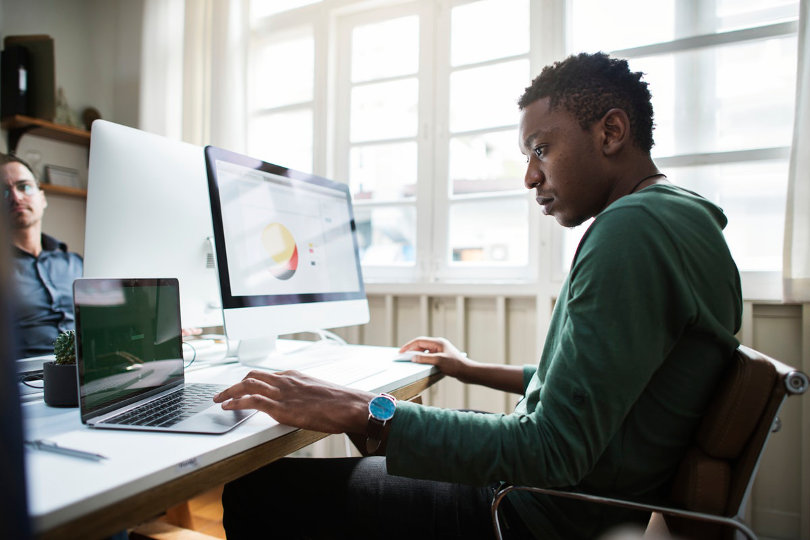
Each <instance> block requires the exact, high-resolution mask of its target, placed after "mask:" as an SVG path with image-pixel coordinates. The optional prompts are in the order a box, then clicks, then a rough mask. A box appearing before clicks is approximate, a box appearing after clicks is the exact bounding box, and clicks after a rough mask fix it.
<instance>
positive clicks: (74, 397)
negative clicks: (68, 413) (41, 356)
mask: <svg viewBox="0 0 810 540" xmlns="http://www.w3.org/2000/svg"><path fill="white" fill-rule="evenodd" d="M75 341H76V332H75V331H74V330H69V331H67V332H62V333H61V334H59V337H57V338H56V341H55V342H54V343H53V354H54V356H55V357H56V359H55V360H54V361H53V362H45V363H43V364H42V371H43V373H42V376H43V379H44V383H43V384H44V386H45V388H44V390H45V403H46V404H47V405H50V406H51V407H76V406H78V405H79V390H78V388H79V387H78V376H77V374H76V348H75Z"/></svg>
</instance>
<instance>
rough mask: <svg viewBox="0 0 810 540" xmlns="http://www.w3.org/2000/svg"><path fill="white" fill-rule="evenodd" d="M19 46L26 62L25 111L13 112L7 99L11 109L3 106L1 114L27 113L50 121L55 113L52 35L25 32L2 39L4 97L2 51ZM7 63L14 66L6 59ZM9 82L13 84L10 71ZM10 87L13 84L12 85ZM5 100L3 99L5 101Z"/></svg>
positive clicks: (3, 70)
mask: <svg viewBox="0 0 810 540" xmlns="http://www.w3.org/2000/svg"><path fill="white" fill-rule="evenodd" d="M18 48H22V49H24V50H25V53H22V54H23V55H24V56H26V57H27V58H26V62H27V64H26V66H25V74H26V77H25V93H26V94H27V99H26V112H25V113H23V112H12V111H13V110H14V108H13V107H12V104H11V103H9V106H10V107H11V108H10V109H6V108H5V106H4V107H3V110H2V116H3V117H4V118H5V117H7V116H12V115H14V114H26V115H27V116H32V117H34V118H40V119H42V120H48V121H53V118H54V115H55V114H56V70H55V66H54V52H53V51H54V48H53V38H52V37H50V36H47V35H42V34H37V35H25V36H6V37H5V38H4V39H3V60H4V62H3V68H2V75H3V77H4V78H3V81H2V85H3V92H2V95H3V99H4V100H5V95H6V79H5V77H6V67H5V57H6V54H5V51H6V50H10V49H18ZM9 63H10V67H12V68H13V62H11V61H10V62H9ZM10 76H11V77H12V79H11V82H12V84H11V85H10V86H12V87H13V86H14V85H13V83H14V79H13V74H12V75H10ZM17 83H18V86H17V87H16V88H17V91H18V92H19V83H20V69H19V65H18V66H17ZM11 90H13V88H12V89H11ZM4 103H5V101H4Z"/></svg>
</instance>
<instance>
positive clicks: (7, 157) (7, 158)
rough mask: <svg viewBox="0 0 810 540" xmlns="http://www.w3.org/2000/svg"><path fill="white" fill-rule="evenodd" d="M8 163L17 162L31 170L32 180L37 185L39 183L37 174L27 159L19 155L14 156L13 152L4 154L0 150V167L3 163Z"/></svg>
mask: <svg viewBox="0 0 810 540" xmlns="http://www.w3.org/2000/svg"><path fill="white" fill-rule="evenodd" d="M9 163H19V164H20V165H22V166H23V167H25V168H26V169H28V170H29V171H30V172H31V176H33V177H34V182H36V183H37V185H39V180H38V179H37V174H36V173H35V172H34V169H33V167H31V165H29V164H28V162H27V161H25V160H24V159H22V158H21V157H17V156H15V155H14V154H4V153H2V152H0V167H2V166H3V165H8V164H9Z"/></svg>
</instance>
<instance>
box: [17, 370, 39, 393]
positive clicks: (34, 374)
mask: <svg viewBox="0 0 810 540" xmlns="http://www.w3.org/2000/svg"><path fill="white" fill-rule="evenodd" d="M17 380H18V381H19V382H21V383H22V384H24V385H25V386H27V387H29V388H36V389H37V390H42V389H43V388H44V387H45V380H44V375H43V372H42V371H41V370H40V371H29V372H27V373H21V374H20V376H19V378H18V379H17ZM34 381H42V385H40V386H37V385H33V384H29V383H32V382H34Z"/></svg>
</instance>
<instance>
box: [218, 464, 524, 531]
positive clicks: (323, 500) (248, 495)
mask: <svg viewBox="0 0 810 540" xmlns="http://www.w3.org/2000/svg"><path fill="white" fill-rule="evenodd" d="M492 493H493V489H492V488H491V487H483V488H482V487H474V486H467V485H462V484H452V483H447V482H436V481H431V480H416V479H412V478H405V477H401V476H392V475H389V474H388V473H387V472H386V468H385V458H382V457H368V458H331V459H295V458H287V459H282V460H279V461H276V462H274V463H271V464H270V465H267V466H266V467H264V468H262V469H259V470H257V471H255V472H253V473H251V474H248V475H246V476H244V477H242V478H240V479H238V480H235V481H233V482H231V483H229V484H227V485H226V486H225V491H224V492H223V494H222V504H223V507H224V510H225V514H224V518H223V524H224V526H225V532H226V533H227V535H228V538H229V540H238V539H260V538H279V539H285V540H286V539H292V538H305V539H316V538H319V539H363V540H368V539H375V538H384V539H386V540H396V539H398V538H403V539H405V538H407V539H414V538H420V539H428V538H435V539H442V540H444V539H452V538H459V539H462V538H463V539H465V540H475V539H482V540H484V539H485V540H492V538H494V533H493V529H492V520H491V519H490V514H489V504H490V501H491V499H492ZM505 512H506V518H507V521H508V522H509V524H510V525H511V527H512V528H511V530H510V531H509V533H510V534H509V536H508V537H509V538H513V539H518V538H531V536H530V535H529V533H528V532H527V531H526V529H525V528H524V526H523V524H522V522H521V521H520V519H519V518H518V517H517V516H516V515H514V510H513V509H512V508H511V507H510V506H508V505H507V507H506V509H505ZM510 514H512V515H510Z"/></svg>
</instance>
